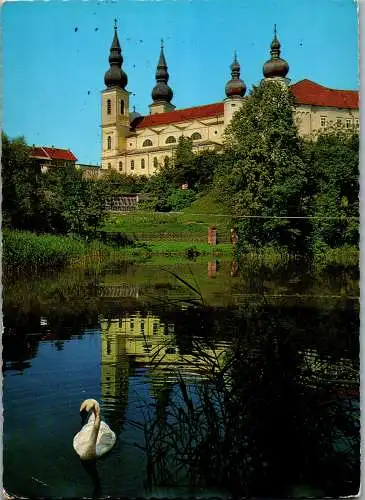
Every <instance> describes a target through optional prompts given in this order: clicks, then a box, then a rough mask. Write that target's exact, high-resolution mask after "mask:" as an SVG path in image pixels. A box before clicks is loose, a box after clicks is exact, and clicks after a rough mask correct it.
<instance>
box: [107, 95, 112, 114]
mask: <svg viewBox="0 0 365 500" xmlns="http://www.w3.org/2000/svg"><path fill="white" fill-rule="evenodd" d="M106 112H107V113H108V115H110V114H111V112H112V101H111V100H110V99H108V100H107V101H106Z"/></svg>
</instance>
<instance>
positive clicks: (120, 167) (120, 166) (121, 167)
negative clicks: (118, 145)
mask: <svg viewBox="0 0 365 500" xmlns="http://www.w3.org/2000/svg"><path fill="white" fill-rule="evenodd" d="M122 170H123V162H121V161H120V162H119V171H120V172H121V171H122Z"/></svg>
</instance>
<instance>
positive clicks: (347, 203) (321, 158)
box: [304, 126, 359, 253]
mask: <svg viewBox="0 0 365 500" xmlns="http://www.w3.org/2000/svg"><path fill="white" fill-rule="evenodd" d="M304 147H305V152H306V161H307V163H308V165H309V166H310V169H309V172H310V174H309V180H310V186H311V192H312V193H313V197H312V202H311V203H312V206H311V212H312V215H313V216H314V217H315V218H314V219H313V222H312V224H313V232H312V245H313V250H314V251H315V252H316V253H317V252H321V251H324V250H325V249H326V248H328V247H331V248H334V247H339V246H342V245H345V244H347V245H357V244H358V241H359V231H358V230H359V220H358V217H359V134H358V131H357V130H356V129H346V128H343V127H340V126H336V127H330V128H327V129H325V130H322V131H320V132H319V133H317V134H315V135H313V137H311V138H310V140H308V141H306V142H305V144H304Z"/></svg>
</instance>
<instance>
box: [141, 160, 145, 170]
mask: <svg viewBox="0 0 365 500" xmlns="http://www.w3.org/2000/svg"><path fill="white" fill-rule="evenodd" d="M144 167H145V162H144V158H142V160H141V168H144Z"/></svg>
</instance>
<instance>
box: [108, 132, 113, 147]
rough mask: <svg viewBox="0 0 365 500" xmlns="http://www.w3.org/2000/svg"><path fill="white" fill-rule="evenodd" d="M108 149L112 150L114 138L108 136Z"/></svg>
mask: <svg viewBox="0 0 365 500" xmlns="http://www.w3.org/2000/svg"><path fill="white" fill-rule="evenodd" d="M108 149H112V138H111V137H110V135H108Z"/></svg>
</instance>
